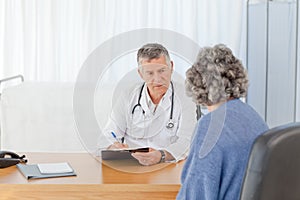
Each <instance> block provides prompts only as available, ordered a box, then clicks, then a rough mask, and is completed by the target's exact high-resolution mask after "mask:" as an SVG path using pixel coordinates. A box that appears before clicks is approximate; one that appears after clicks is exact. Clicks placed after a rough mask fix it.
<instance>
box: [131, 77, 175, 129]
mask: <svg viewBox="0 0 300 200" xmlns="http://www.w3.org/2000/svg"><path fill="white" fill-rule="evenodd" d="M144 86H145V83H144V84H143V85H142V87H141V90H140V93H139V98H138V103H137V104H135V106H133V108H132V112H131V114H132V115H133V114H134V111H135V109H136V108H137V107H141V109H142V112H143V114H145V110H144V109H143V108H142V105H141V103H140V102H141V98H142V93H143V89H144ZM171 87H172V98H171V112H170V118H169V122H168V123H167V125H166V127H167V129H172V128H173V127H174V122H173V105H174V86H173V83H172V81H171Z"/></svg>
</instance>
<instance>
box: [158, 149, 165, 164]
mask: <svg viewBox="0 0 300 200" xmlns="http://www.w3.org/2000/svg"><path fill="white" fill-rule="evenodd" d="M159 152H160V153H161V158H160V161H159V162H160V163H162V162H165V159H166V154H165V152H164V150H159Z"/></svg>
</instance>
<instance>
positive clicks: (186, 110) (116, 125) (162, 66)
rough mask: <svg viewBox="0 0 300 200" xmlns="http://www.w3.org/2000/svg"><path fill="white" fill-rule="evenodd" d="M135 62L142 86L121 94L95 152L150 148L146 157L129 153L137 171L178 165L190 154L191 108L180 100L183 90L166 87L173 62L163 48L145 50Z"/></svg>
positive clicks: (177, 86) (173, 85) (152, 45)
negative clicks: (138, 166) (142, 167)
mask: <svg viewBox="0 0 300 200" xmlns="http://www.w3.org/2000/svg"><path fill="white" fill-rule="evenodd" d="M137 62H138V74H139V75H140V77H141V78H142V79H143V81H144V82H143V83H138V84H136V85H134V86H132V87H130V88H128V89H126V90H124V91H123V92H122V94H120V96H119V99H118V100H117V103H115V105H113V110H112V112H111V115H110V117H109V119H108V122H107V124H106V126H105V128H104V129H103V133H102V135H101V136H100V137H99V140H98V147H99V149H122V148H139V147H150V151H149V152H146V153H145V152H136V153H132V156H133V157H134V158H136V159H137V160H138V162H139V163H140V164H142V165H154V164H157V163H161V162H166V161H175V162H177V161H179V160H182V159H184V158H185V157H186V156H187V153H188V151H189V146H190V141H191V136H192V133H193V130H194V127H195V124H196V112H195V109H196V108H195V106H194V105H193V104H192V103H190V101H189V100H188V99H187V97H186V96H185V92H184V86H183V85H184V84H183V83H182V84H178V83H176V82H174V81H171V78H172V73H173V61H171V60H170V56H169V53H168V51H167V49H166V48H165V47H163V46H162V45H161V44H157V43H150V44H146V45H144V46H143V47H141V48H140V49H139V50H138V53H137ZM113 136H116V137H113Z"/></svg>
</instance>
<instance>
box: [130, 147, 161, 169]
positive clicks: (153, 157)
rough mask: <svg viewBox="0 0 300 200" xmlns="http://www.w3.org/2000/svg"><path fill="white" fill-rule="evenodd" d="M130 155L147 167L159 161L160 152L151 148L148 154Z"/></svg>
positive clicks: (137, 153) (136, 153)
mask: <svg viewBox="0 0 300 200" xmlns="http://www.w3.org/2000/svg"><path fill="white" fill-rule="evenodd" d="M131 155H132V156H133V157H134V158H135V159H137V160H138V161H139V163H140V164H141V165H147V166H149V165H154V164H157V163H159V162H160V159H161V153H160V151H158V150H155V149H151V148H150V150H149V152H146V153H145V152H135V153H132V154H131Z"/></svg>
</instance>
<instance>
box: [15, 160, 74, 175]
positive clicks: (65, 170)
mask: <svg viewBox="0 0 300 200" xmlns="http://www.w3.org/2000/svg"><path fill="white" fill-rule="evenodd" d="M17 168H18V169H19V170H20V172H21V173H22V174H23V176H24V177H25V178H27V179H38V178H54V177H64V176H76V173H75V172H74V170H73V169H72V168H71V166H70V165H69V164H68V163H45V164H32V165H27V164H17Z"/></svg>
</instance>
